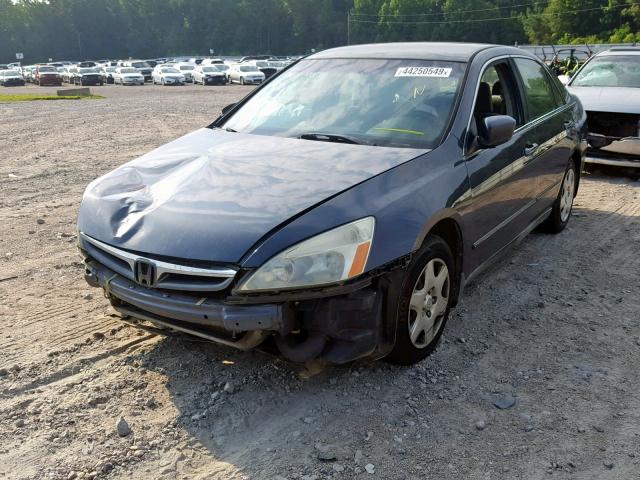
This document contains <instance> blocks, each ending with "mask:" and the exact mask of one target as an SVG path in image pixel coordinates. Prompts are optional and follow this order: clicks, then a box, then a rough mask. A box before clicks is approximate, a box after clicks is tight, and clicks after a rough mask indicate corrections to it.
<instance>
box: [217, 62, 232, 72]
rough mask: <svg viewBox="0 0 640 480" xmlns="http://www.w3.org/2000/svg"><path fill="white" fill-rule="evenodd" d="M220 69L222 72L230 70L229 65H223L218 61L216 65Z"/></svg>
mask: <svg viewBox="0 0 640 480" xmlns="http://www.w3.org/2000/svg"><path fill="white" fill-rule="evenodd" d="M214 66H215V67H216V68H217V69H218V70H220V71H221V72H224V71H226V70H229V65H223V64H221V63H218V64H216V65H214Z"/></svg>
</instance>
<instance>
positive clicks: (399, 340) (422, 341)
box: [387, 235, 456, 365]
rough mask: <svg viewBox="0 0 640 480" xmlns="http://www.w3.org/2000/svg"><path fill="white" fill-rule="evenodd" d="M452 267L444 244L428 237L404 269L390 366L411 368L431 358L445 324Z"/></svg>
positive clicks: (450, 256) (451, 285)
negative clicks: (393, 364)
mask: <svg viewBox="0 0 640 480" xmlns="http://www.w3.org/2000/svg"><path fill="white" fill-rule="evenodd" d="M455 279H456V275H455V264H454V261H453V254H452V253H451V249H450V248H449V246H448V245H447V243H446V242H445V241H444V240H443V239H442V238H440V237H438V236H435V235H430V236H429V237H427V240H426V241H425V243H424V245H423V246H422V247H421V248H420V249H419V250H418V251H417V252H416V254H415V255H414V257H413V260H412V261H411V263H410V264H409V267H408V268H407V274H406V276H405V278H404V281H403V284H402V289H401V292H400V299H399V300H400V301H399V303H398V313H397V318H396V343H395V345H394V347H393V350H392V351H391V353H390V354H389V356H388V357H387V360H388V361H390V362H391V363H396V364H399V365H412V364H414V363H417V362H419V361H420V360H422V359H424V358H425V357H427V356H428V355H429V354H431V353H432V352H433V351H434V350H435V348H436V346H437V345H438V342H439V341H440V337H441V336H442V332H443V330H444V326H445V324H446V323H447V318H448V316H449V310H450V309H451V302H452V300H453V293H454V292H455V288H454V282H455Z"/></svg>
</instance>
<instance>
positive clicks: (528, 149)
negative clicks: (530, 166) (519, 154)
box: [524, 143, 539, 157]
mask: <svg viewBox="0 0 640 480" xmlns="http://www.w3.org/2000/svg"><path fill="white" fill-rule="evenodd" d="M538 147H539V145H538V144H537V143H528V144H527V145H526V146H525V147H524V156H525V157H532V156H533V154H534V153H536V150H537V148H538Z"/></svg>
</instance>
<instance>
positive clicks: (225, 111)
mask: <svg viewBox="0 0 640 480" xmlns="http://www.w3.org/2000/svg"><path fill="white" fill-rule="evenodd" d="M236 105H237V103H230V104H229V105H227V106H226V107H223V108H222V114H223V115H226V114H227V113H228V112H229V110H231V109H232V108H233V107H235V106H236Z"/></svg>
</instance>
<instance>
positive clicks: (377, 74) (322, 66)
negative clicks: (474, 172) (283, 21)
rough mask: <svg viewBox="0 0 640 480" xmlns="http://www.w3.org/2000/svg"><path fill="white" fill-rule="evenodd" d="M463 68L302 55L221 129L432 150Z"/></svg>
mask: <svg viewBox="0 0 640 480" xmlns="http://www.w3.org/2000/svg"><path fill="white" fill-rule="evenodd" d="M464 69H465V64H463V63H454V62H433V61H420V60H378V59H327V60H303V61H301V62H299V63H298V64H296V65H295V66H294V67H291V68H290V69H289V70H286V71H284V72H283V73H282V74H280V75H279V76H278V77H276V78H275V79H274V80H272V81H271V82H269V83H268V84H267V85H266V86H265V87H264V88H262V89H261V90H259V91H258V92H257V93H256V94H255V95H254V96H253V97H252V98H251V99H250V100H249V101H248V102H247V103H246V104H245V105H243V106H242V108H240V109H239V110H238V111H237V112H235V113H234V114H233V116H232V117H231V118H230V119H229V120H227V121H226V122H225V123H224V125H223V128H227V129H232V130H235V131H238V132H244V133H253V134H258V135H275V136H284V137H295V138H297V137H300V136H301V135H303V134H305V133H307V134H308V133H324V134H329V135H343V136H348V137H350V138H352V139H356V140H357V141H358V142H359V143H366V144H370V145H385V146H397V147H416V148H427V149H428V148H434V147H435V146H436V145H438V143H439V142H440V140H441V137H442V136H443V135H444V132H445V128H446V126H447V124H448V121H449V117H450V116H451V113H452V110H453V105H454V100H455V98H456V95H457V91H458V88H459V85H460V79H461V78H462V75H463V74H464Z"/></svg>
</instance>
